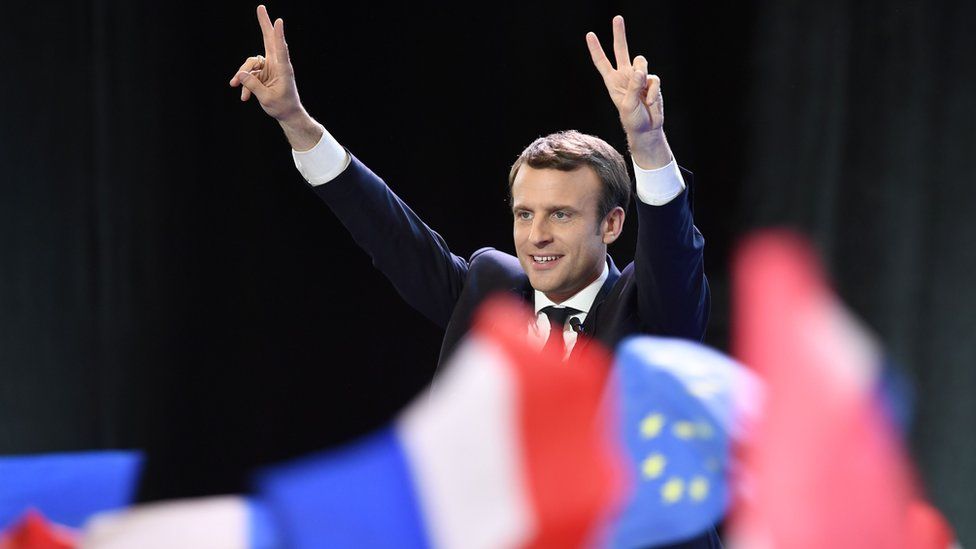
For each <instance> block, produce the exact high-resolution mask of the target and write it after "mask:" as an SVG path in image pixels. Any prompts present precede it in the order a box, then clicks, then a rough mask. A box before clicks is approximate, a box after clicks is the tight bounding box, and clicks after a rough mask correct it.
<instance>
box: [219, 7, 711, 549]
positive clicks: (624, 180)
mask: <svg viewBox="0 0 976 549" xmlns="http://www.w3.org/2000/svg"><path fill="white" fill-rule="evenodd" d="M258 21H259V24H260V26H261V31H262V35H263V38H264V48H265V55H264V56H260V55H259V56H254V57H250V58H248V59H247V60H246V61H245V62H244V64H243V65H241V67H240V69H239V70H238V72H237V73H236V74H235V75H234V77H233V78H232V79H231V81H230V85H231V86H234V87H236V86H243V87H242V89H241V100H242V101H247V100H248V99H249V98H250V97H251V95H254V96H255V97H256V98H257V100H258V102H259V103H260V105H261V107H262V108H263V109H264V111H265V112H266V113H267V114H268V115H270V116H272V117H273V118H274V119H275V120H277V121H278V123H279V124H280V126H281V128H282V130H283V131H284V133H285V136H286V137H287V139H288V142H289V143H290V144H291V146H292V149H293V156H294V158H295V164H296V166H297V167H298V169H299V171H300V172H301V173H302V175H303V176H304V177H305V179H306V180H307V181H308V183H309V184H311V185H312V186H313V188H314V190H315V192H316V194H318V195H319V197H320V198H321V199H322V200H323V201H325V203H326V204H328V206H329V207H330V208H331V209H332V211H333V212H334V213H335V214H336V216H337V217H338V218H339V219H340V220H341V221H342V223H343V225H345V227H346V228H347V229H348V230H349V232H350V233H351V234H352V236H353V238H354V239H355V240H356V242H357V243H358V244H359V245H360V246H361V247H362V248H363V249H364V250H365V251H366V252H367V253H369V254H370V256H371V257H372V259H373V263H374V265H375V266H376V267H377V268H379V269H380V270H381V271H382V272H383V273H384V274H385V275H386V276H387V277H388V278H389V279H390V280H391V282H393V284H394V286H395V287H396V288H397V290H398V291H399V292H400V294H401V295H402V296H403V298H404V299H405V300H406V301H407V302H408V303H410V304H411V305H412V306H413V307H415V308H416V309H417V310H419V311H420V312H421V313H423V314H424V315H425V316H427V317H428V318H429V319H430V320H432V321H433V322H434V323H436V324H437V325H439V326H441V327H442V328H444V329H445V336H444V342H443V345H442V348H441V355H440V360H439V363H443V362H444V361H445V359H446V358H447V357H448V356H449V355H450V353H451V351H452V350H453V348H454V346H455V345H456V344H457V343H458V342H459V341H460V339H461V338H462V337H463V336H464V334H465V332H467V330H468V328H469V326H470V323H471V319H472V314H473V313H474V311H475V310H476V308H477V306H478V305H479V304H480V303H481V302H482V300H484V299H485V298H486V297H488V296H489V295H492V294H494V293H496V292H500V291H502V292H513V293H515V294H517V295H519V296H520V297H522V298H523V299H524V300H525V301H526V302H527V303H530V304H531V305H533V307H534V309H535V312H536V315H537V316H536V322H535V324H534V325H533V326H529V327H528V331H529V333H530V334H532V335H535V336H537V337H538V338H539V341H540V345H543V344H544V345H545V346H547V347H555V348H556V349H557V350H561V351H562V352H563V353H565V356H568V355H569V354H571V353H572V351H573V349H575V348H579V347H581V346H582V345H585V342H586V338H578V337H577V335H578V333H582V334H586V335H588V336H590V337H591V338H594V339H597V340H600V341H602V342H603V343H604V344H606V345H607V346H608V347H610V348H612V347H613V346H615V344H616V343H617V342H618V341H619V340H620V339H622V338H623V337H625V336H626V335H628V334H633V333H654V334H661V335H671V336H679V337H685V338H690V339H699V340H700V339H701V338H702V337H703V336H704V331H705V325H706V322H707V317H708V308H709V292H708V285H707V282H706V280H705V275H704V270H703V264H702V247H703V245H704V241H703V239H702V236H701V234H700V233H699V232H698V230H697V229H696V228H695V226H694V223H693V219H692V213H691V196H690V195H691V189H690V187H688V186H687V185H686V181H685V178H686V177H687V178H689V179H688V181H687V183H688V184H690V183H691V181H690V175H691V174H690V173H688V172H684V173H682V172H681V171H679V169H678V167H677V164H676V163H675V160H674V156H673V155H672V153H671V149H670V147H669V146H668V143H667V139H666V138H665V136H664V129H663V125H664V105H663V97H662V95H661V82H660V79H659V78H658V77H657V76H654V75H648V73H647V61H646V60H645V59H644V57H642V56H637V57H635V58H633V59H631V58H630V54H629V52H628V48H627V39H626V35H625V31H624V21H623V18H622V17H620V16H618V17H615V18H614V20H613V43H614V53H615V57H616V68H614V66H613V65H612V64H611V63H610V61H609V59H607V57H606V55H605V54H604V52H603V48H602V47H601V46H600V43H599V40H598V39H597V37H596V35H595V34H593V33H588V34H587V36H586V42H587V45H588V47H589V50H590V54H591V57H592V59H593V63H594V65H595V66H596V68H597V70H598V71H599V73H600V75H601V76H602V77H603V81H604V83H605V84H606V87H607V90H608V92H609V93H610V97H611V99H612V100H613V102H614V105H616V107H617V110H618V111H619V114H620V120H621V123H622V125H623V128H624V131H625V132H626V134H627V141H628V144H629V147H630V152H631V156H632V160H633V164H634V170H635V173H636V178H637V187H636V188H637V196H638V200H637V214H638V220H639V226H638V231H639V235H638V246H637V250H636V253H635V258H634V262H633V263H631V264H630V265H628V266H627V267H626V268H625V269H624V270H623V271H622V272H621V271H619V270H618V269H617V267H616V265H614V263H613V261H612V260H611V259H610V258H609V256H608V255H607V246H608V245H609V244H611V243H612V242H614V241H615V240H616V239H617V238H618V237H619V236H620V233H621V231H622V230H623V225H624V218H625V214H626V210H627V206H628V204H629V202H630V179H629V176H628V175H627V169H626V165H625V163H624V160H623V158H622V156H621V155H620V154H619V153H618V152H617V151H615V150H614V149H613V147H611V146H610V145H608V144H607V143H606V142H604V141H602V140H600V139H599V138H596V137H593V136H588V135H584V134H580V133H578V132H573V131H569V132H560V133H556V134H553V135H550V136H546V137H543V138H540V139H538V140H536V141H535V142H533V143H532V144H531V145H529V147H527V148H526V149H525V151H523V152H522V154H521V155H520V156H519V158H518V159H517V160H516V162H515V164H514V165H513V166H512V169H511V172H510V174H509V191H510V195H511V205H512V213H513V217H514V230H513V232H514V239H515V249H516V253H517V255H516V257H512V256H511V255H508V254H505V253H502V252H499V251H497V250H494V249H491V248H483V249H481V250H478V251H477V252H475V253H474V255H472V256H471V258H470V259H469V260H465V259H463V258H461V257H459V256H457V255H454V254H453V253H451V251H450V250H449V249H448V248H447V245H446V244H445V242H444V241H443V239H442V238H441V237H440V235H438V234H437V233H435V232H434V231H432V230H430V229H429V228H428V227H427V225H425V224H424V223H423V221H421V219H420V218H419V217H418V216H417V215H416V214H415V213H414V212H413V211H412V210H410V208H409V207H408V206H407V205H406V204H404V203H403V202H402V201H401V200H400V199H399V198H398V197H397V196H396V195H395V194H394V193H393V192H392V191H391V190H390V189H389V187H387V186H386V184H385V183H384V182H383V181H382V180H381V179H379V178H378V177H377V176H376V175H374V174H373V173H372V172H371V171H370V170H369V169H368V168H366V167H365V166H364V165H362V164H361V163H360V162H359V161H358V160H357V159H356V158H355V157H353V156H352V155H351V154H350V153H349V152H347V151H346V150H345V149H344V148H343V147H342V146H341V145H339V143H338V142H337V141H336V140H335V139H334V138H333V137H332V135H330V134H329V132H328V131H326V130H325V128H323V127H322V126H321V125H320V124H319V123H318V122H316V121H315V120H314V119H313V118H312V117H311V116H309V115H308V113H307V112H306V111H305V109H304V108H303V107H302V104H301V101H300V100H299V97H298V91H297V87H296V84H295V77H294V71H293V69H292V66H291V62H290V60H289V55H288V46H287V44H286V42H285V36H284V22H283V21H282V20H281V19H278V20H276V21H275V22H274V24H272V23H271V19H270V18H269V17H268V13H267V10H266V9H265V8H264V6H259V7H258ZM720 546H721V544H720V543H719V541H718V537H717V536H716V535H715V532H714V531H710V532H706V533H705V534H703V535H702V536H700V537H697V538H694V539H692V540H689V541H687V542H686V543H682V544H678V545H675V547H702V548H704V547H720Z"/></svg>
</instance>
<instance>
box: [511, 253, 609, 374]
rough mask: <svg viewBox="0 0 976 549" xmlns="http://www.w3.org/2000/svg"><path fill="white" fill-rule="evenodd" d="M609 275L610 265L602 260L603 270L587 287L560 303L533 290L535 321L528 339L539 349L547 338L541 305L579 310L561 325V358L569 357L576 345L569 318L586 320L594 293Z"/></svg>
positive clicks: (581, 321) (547, 331) (544, 314)
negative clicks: (562, 350)
mask: <svg viewBox="0 0 976 549" xmlns="http://www.w3.org/2000/svg"><path fill="white" fill-rule="evenodd" d="M608 276H610V266H609V265H608V264H607V263H606V262H605V261H604V262H603V272H602V273H601V274H600V276H598V277H597V279H596V280H594V281H593V282H591V283H590V284H589V285H588V286H587V287H585V288H583V289H582V290H580V291H578V292H576V294H575V295H573V297H571V298H569V299H567V300H566V301H563V302H562V303H555V302H553V301H552V300H550V299H549V298H548V297H546V294H544V293H542V292H540V291H539V290H535V293H534V298H535V299H534V301H535V323H534V324H531V325H530V326H529V340H530V341H532V342H533V343H535V345H536V347H538V348H539V349H541V348H542V347H544V346H545V344H546V340H547V339H549V317H548V316H546V313H543V312H542V309H543V307H549V306H553V307H557V308H562V307H572V308H573V309H576V310H578V311H580V312H578V313H576V314H574V315H572V316H570V317H569V318H567V319H566V324H564V325H563V343H565V347H566V354H565V355H563V358H564V359H565V358H569V353H571V352H573V347H575V346H576V335H577V334H576V330H573V327H572V325H571V324H570V323H569V321H570V320H571V319H574V318H578V319H579V321H580V324H583V322H584V321H586V315H588V314H589V313H590V308H591V307H592V306H593V301H594V300H595V299H596V295H597V294H598V293H600V288H602V287H603V283H604V282H606V281H607V277H608Z"/></svg>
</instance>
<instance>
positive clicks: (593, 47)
mask: <svg viewBox="0 0 976 549" xmlns="http://www.w3.org/2000/svg"><path fill="white" fill-rule="evenodd" d="M586 47H588V48H589V49H590V58H592V59H593V65H595V66H596V70H598V71H600V76H602V77H604V78H606V77H607V75H608V74H610V73H611V72H613V65H611V64H610V60H609V59H607V54H606V53H604V51H603V46H601V45H600V39H599V38H597V37H596V34H594V33H592V32H588V33H586Z"/></svg>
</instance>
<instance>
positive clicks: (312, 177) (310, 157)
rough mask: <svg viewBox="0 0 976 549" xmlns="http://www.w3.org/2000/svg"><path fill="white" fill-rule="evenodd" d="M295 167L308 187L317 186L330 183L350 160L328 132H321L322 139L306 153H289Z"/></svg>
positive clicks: (344, 150) (347, 154)
mask: <svg viewBox="0 0 976 549" xmlns="http://www.w3.org/2000/svg"><path fill="white" fill-rule="evenodd" d="M291 156H292V158H294V159H295V167H296V168H298V172H299V173H301V174H302V177H304V178H305V181H308V183H309V185H312V186H317V185H322V184H324V183H328V182H329V181H332V180H333V179H335V178H336V177H338V175H339V174H340V173H342V172H343V170H345V169H346V167H347V166H349V162H350V161H351V158H350V156H349V153H348V152H346V149H344V148H342V145H340V144H339V142H338V141H336V140H335V138H334V137H332V134H331V133H329V130H325V131H323V132H322V138H321V139H319V142H318V143H316V144H315V146H314V147H312V148H311V149H309V150H307V151H302V152H298V151H296V150H294V149H292V151H291Z"/></svg>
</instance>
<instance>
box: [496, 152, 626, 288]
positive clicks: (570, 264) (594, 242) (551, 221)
mask: <svg viewBox="0 0 976 549" xmlns="http://www.w3.org/2000/svg"><path fill="white" fill-rule="evenodd" d="M602 188H603V185H602V183H601V182H600V179H599V177H597V175H596V172H595V171H594V170H593V168H590V167H589V166H583V167H580V168H577V169H575V170H573V171H570V172H565V171H560V170H555V169H536V168H532V167H529V166H527V165H522V166H521V167H520V168H519V171H518V173H517V174H516V176H515V181H513V183H512V213H513V214H514V216H515V229H514V233H515V251H516V253H517V254H518V259H519V262H520V263H521V264H522V268H523V269H525V272H526V273H527V274H528V276H529V282H530V283H531V284H532V287H533V288H535V289H536V290H539V291H541V292H543V293H545V294H546V297H548V298H549V299H551V300H552V301H554V302H556V303H561V302H563V301H565V300H566V299H568V298H570V297H572V296H573V294H575V293H576V292H578V291H580V290H582V289H583V288H585V287H586V286H587V285H588V284H590V283H591V282H593V281H594V280H596V278H597V277H599V276H600V274H601V273H602V272H603V265H604V262H605V261H606V255H607V244H609V243H610V242H613V241H614V240H616V238H617V236H618V235H619V234H620V229H621V228H622V226H623V215H624V212H623V210H622V209H620V208H616V209H615V210H614V211H613V212H612V213H611V214H610V215H608V216H607V218H606V219H603V220H598V219H597V216H598V215H599V214H598V212H597V209H598V207H599V202H600V196H601V191H602Z"/></svg>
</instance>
